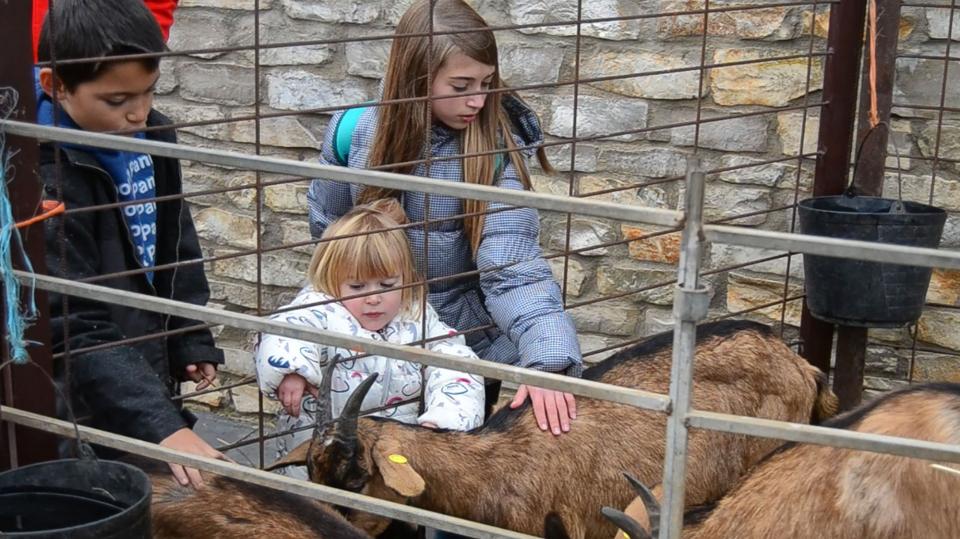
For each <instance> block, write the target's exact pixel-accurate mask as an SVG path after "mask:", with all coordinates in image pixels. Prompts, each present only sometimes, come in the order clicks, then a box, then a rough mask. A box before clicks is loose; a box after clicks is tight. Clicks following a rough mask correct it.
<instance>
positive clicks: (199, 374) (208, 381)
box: [186, 363, 217, 391]
mask: <svg viewBox="0 0 960 539" xmlns="http://www.w3.org/2000/svg"><path fill="white" fill-rule="evenodd" d="M186 378H187V380H193V381H194V382H196V383H197V391H201V390H204V389H206V388H208V387H210V386H211V385H213V382H215V381H216V380H217V366H216V365H214V364H213V363H191V364H189V365H187V372H186Z"/></svg>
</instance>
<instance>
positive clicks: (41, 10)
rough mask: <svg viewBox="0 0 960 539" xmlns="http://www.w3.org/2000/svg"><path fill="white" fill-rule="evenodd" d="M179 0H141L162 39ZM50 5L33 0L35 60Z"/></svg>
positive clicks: (166, 35)
mask: <svg viewBox="0 0 960 539" xmlns="http://www.w3.org/2000/svg"><path fill="white" fill-rule="evenodd" d="M178 1H179V0H143V3H145V4H146V5H147V7H148V8H150V11H152V12H153V16H154V17H156V18H157V24H159V25H160V31H161V32H163V39H164V40H166V39H167V37H169V36H170V27H171V26H173V10H174V9H176V7H177V2H178ZM49 7H50V1H49V0H33V61H34V62H36V61H37V44H38V43H39V42H40V29H41V28H42V27H43V18H44V17H45V16H46V15H47V9H48V8H49Z"/></svg>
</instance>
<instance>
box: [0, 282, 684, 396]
mask: <svg viewBox="0 0 960 539" xmlns="http://www.w3.org/2000/svg"><path fill="white" fill-rule="evenodd" d="M13 273H14V275H15V276H16V277H17V279H19V280H20V281H22V282H26V281H28V280H30V279H35V281H36V286H37V288H40V289H43V290H47V291H51V292H59V293H61V294H69V295H72V296H79V297H83V298H87V299H94V300H97V301H103V302H107V303H117V304H122V305H126V306H127V307H132V308H136V309H143V310H147V311H153V312H158V313H161V314H169V315H173V316H182V317H185V318H190V319H194V320H200V321H203V322H209V323H216V324H224V325H228V326H230V327H234V328H238V329H247V330H252V331H262V332H267V333H273V334H275V335H282V336H284V337H290V338H293V339H301V340H305V341H310V342H321V343H325V344H331V345H335V346H340V347H343V348H347V349H350V350H354V351H358V352H359V353H373V354H379V355H384V356H388V357H392V358H395V359H402V360H405V361H413V362H417V363H424V364H427V365H432V366H435V367H443V368H447V369H454V370H458V371H465V372H470V373H473V374H479V375H481V376H489V377H491V378H496V379H498V380H504V381H508V382H515V383H521V384H533V385H536V386H538V387H545V388H549V389H555V390H558V391H566V392H570V393H576V394H577V395H582V396H585V397H592V398H596V399H603V400H607V401H611V402H618V403H620V404H629V405H632V406H638V407H640V408H643V409H646V410H654V411H665V410H667V409H668V408H669V399H668V398H667V397H665V396H663V395H658V394H656V393H651V392H647V391H640V390H637V389H630V388H625V387H617V386H610V385H607V384H602V383H600V382H593V381H590V380H581V379H579V378H572V377H569V376H563V375H559V374H553V373H547V372H539V371H535V370H532V369H526V368H522V367H513V366H509V365H500V364H497V363H493V362H490V361H476V360H470V359H461V358H458V357H456V356H450V355H446V354H441V353H438V352H432V351H430V350H423V349H420V348H417V347H415V346H404V345H400V344H391V343H386V342H380V341H371V340H369V339H364V338H360V337H353V336H350V335H346V334H343V333H337V332H334V331H326V330H320V329H313V328H307V327H304V326H294V325H290V324H286V323H284V322H277V321H274V320H269V319H264V318H259V317H256V316H252V315H249V314H243V313H235V312H230V311H224V310H220V309H214V308H211V307H201V306H199V305H192V304H189V303H183V302H179V301H174V300H170V299H165V298H158V297H155V296H151V295H147V294H134V293H130V292H126V291H121V290H117V289H114V288H109V287H106V286H97V285H91V284H86V283H77V282H74V281H69V280H67V279H59V278H56V277H50V276H47V275H32V274H29V273H26V272H23V271H14V272H13Z"/></svg>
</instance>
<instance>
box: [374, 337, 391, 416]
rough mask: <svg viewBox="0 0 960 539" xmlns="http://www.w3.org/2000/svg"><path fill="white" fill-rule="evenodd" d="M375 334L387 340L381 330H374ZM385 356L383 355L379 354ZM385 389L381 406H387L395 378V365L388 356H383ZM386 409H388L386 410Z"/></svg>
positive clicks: (381, 397) (382, 393)
mask: <svg viewBox="0 0 960 539" xmlns="http://www.w3.org/2000/svg"><path fill="white" fill-rule="evenodd" d="M373 334H374V335H376V336H377V337H379V338H380V339H381V340H383V341H384V342H386V341H387V340H386V339H384V338H383V335H381V334H380V332H377V331H374V332H373ZM378 357H383V356H378ZM383 366H384V369H383V391H381V392H380V406H386V404H387V400H388V399H389V398H390V381H391V380H392V378H393V366H392V365H391V364H390V361H389V359H388V358H383ZM384 411H386V410H384Z"/></svg>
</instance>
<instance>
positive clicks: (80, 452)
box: [0, 359, 97, 460]
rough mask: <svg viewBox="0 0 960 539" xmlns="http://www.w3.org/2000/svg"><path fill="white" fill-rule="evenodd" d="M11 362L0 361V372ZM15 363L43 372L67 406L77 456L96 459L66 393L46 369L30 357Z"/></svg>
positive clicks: (1, 414)
mask: <svg viewBox="0 0 960 539" xmlns="http://www.w3.org/2000/svg"><path fill="white" fill-rule="evenodd" d="M11 364H14V360H12V359H10V360H7V361H5V362H4V363H0V372H3V369H5V368H7V367H8V366H10V365H11ZM16 364H17V365H32V366H34V367H36V368H37V370H38V371H40V373H41V374H43V376H44V378H46V379H47V381H49V382H50V385H51V386H53V389H54V391H56V392H57V396H59V397H60V400H61V401H62V402H63V403H64V404H65V405H66V407H67V415H68V416H69V417H70V422H71V423H72V424H73V439H74V440H75V441H76V444H77V456H78V457H79V458H80V459H83V460H96V459H97V454H96V453H94V451H93V448H92V447H90V444H88V443H87V442H85V441H84V440H83V438H81V437H80V427H79V425H78V423H77V416H76V415H75V414H74V413H73V406H71V405H70V400H69V399H67V398H66V395H64V393H63V390H62V389H61V388H60V386H58V385H57V383H56V382H55V381H54V380H53V378H51V377H50V374H48V373H47V371H45V370H43V368H42V367H40V365H38V364H37V363H35V362H34V361H33V360H32V359H27V362H26V363H16ZM2 419H3V413H2V411H0V420H2Z"/></svg>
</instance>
